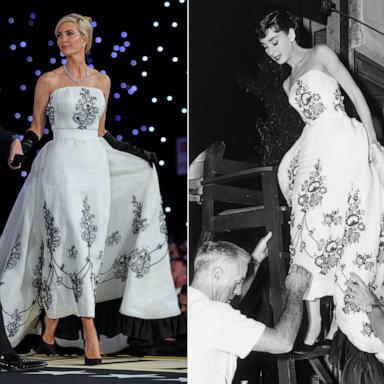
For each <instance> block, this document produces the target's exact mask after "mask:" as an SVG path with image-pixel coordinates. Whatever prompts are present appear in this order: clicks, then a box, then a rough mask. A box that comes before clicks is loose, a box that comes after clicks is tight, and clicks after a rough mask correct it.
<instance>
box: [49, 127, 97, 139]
mask: <svg viewBox="0 0 384 384" xmlns="http://www.w3.org/2000/svg"><path fill="white" fill-rule="evenodd" d="M98 138H99V136H98V131H97V130H96V129H92V130H87V129H84V130H81V129H73V128H72V129H66V128H55V129H54V130H53V140H61V139H75V140H98Z"/></svg>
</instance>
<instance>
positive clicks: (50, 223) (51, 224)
mask: <svg viewBox="0 0 384 384" xmlns="http://www.w3.org/2000/svg"><path fill="white" fill-rule="evenodd" d="M43 209H44V221H45V229H46V231H47V241H46V246H47V248H48V251H49V254H50V255H51V256H53V254H54V253H55V251H56V248H57V247H59V246H60V242H61V238H60V230H59V228H58V227H55V219H54V218H53V216H52V213H51V211H50V210H49V209H48V208H47V203H46V202H44V206H43Z"/></svg>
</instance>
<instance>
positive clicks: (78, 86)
mask: <svg viewBox="0 0 384 384" xmlns="http://www.w3.org/2000/svg"><path fill="white" fill-rule="evenodd" d="M68 88H86V89H95V90H98V91H100V92H101V93H102V94H103V96H104V92H103V90H102V89H100V88H97V87H87V86H82V85H66V86H65V87H60V88H56V89H55V90H53V91H52V92H51V93H50V95H51V96H52V95H53V94H54V93H56V92H58V91H60V90H61V89H68Z"/></svg>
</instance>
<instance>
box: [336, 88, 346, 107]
mask: <svg viewBox="0 0 384 384" xmlns="http://www.w3.org/2000/svg"><path fill="white" fill-rule="evenodd" d="M333 94H334V96H335V100H334V102H333V106H334V108H335V110H336V111H343V112H345V108H344V97H343V96H342V94H341V91H340V87H337V88H336V89H335V91H334V93H333Z"/></svg>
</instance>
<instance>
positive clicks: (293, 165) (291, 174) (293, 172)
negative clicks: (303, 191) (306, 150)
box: [287, 153, 299, 207]
mask: <svg viewBox="0 0 384 384" xmlns="http://www.w3.org/2000/svg"><path fill="white" fill-rule="evenodd" d="M298 169H299V153H297V154H296V155H295V156H294V157H293V158H292V160H291V161H290V162H289V166H288V189H289V190H290V191H293V187H294V185H295V178H296V176H297V172H298ZM287 203H288V206H289V207H291V206H292V201H291V199H290V198H289V199H288V201H287Z"/></svg>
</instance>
